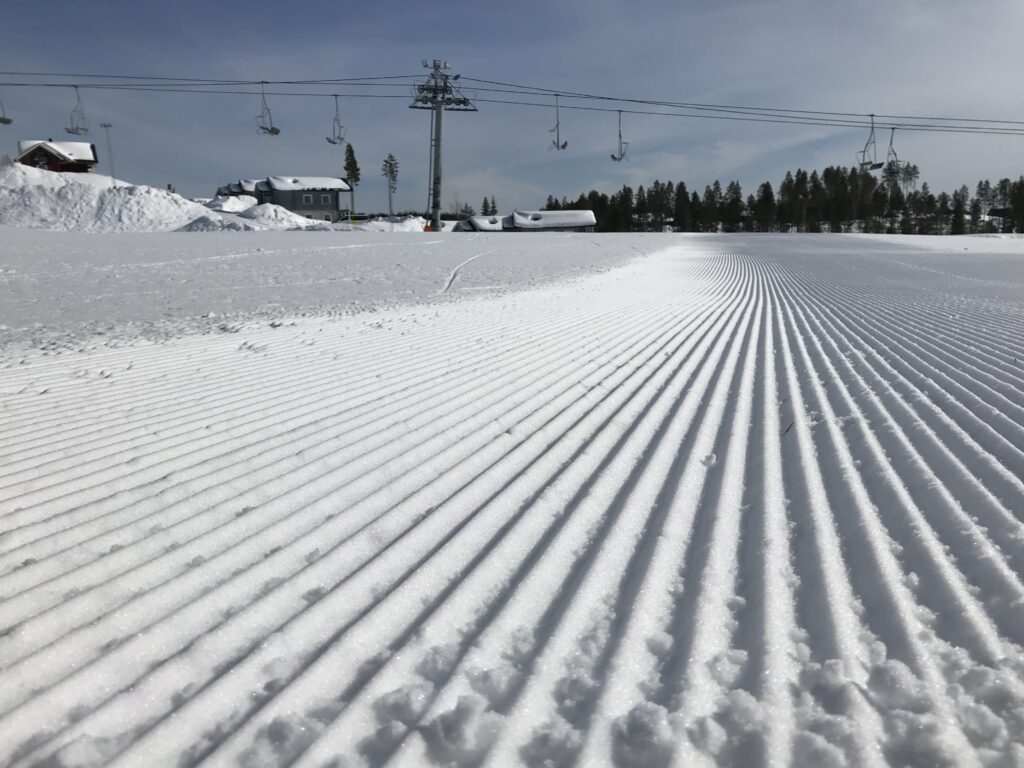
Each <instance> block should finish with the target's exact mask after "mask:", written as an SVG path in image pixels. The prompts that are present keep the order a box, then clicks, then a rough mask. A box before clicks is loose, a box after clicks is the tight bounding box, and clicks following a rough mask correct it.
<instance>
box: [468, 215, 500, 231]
mask: <svg viewBox="0 0 1024 768" xmlns="http://www.w3.org/2000/svg"><path fill="white" fill-rule="evenodd" d="M502 221H503V219H502V217H501V216H470V217H469V219H468V223H469V227H470V228H471V229H474V230H476V231H477V232H501V230H502V228H503V224H502Z"/></svg>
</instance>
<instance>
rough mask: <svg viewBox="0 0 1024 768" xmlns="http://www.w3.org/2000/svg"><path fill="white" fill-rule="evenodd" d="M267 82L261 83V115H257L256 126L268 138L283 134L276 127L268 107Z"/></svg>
mask: <svg viewBox="0 0 1024 768" xmlns="http://www.w3.org/2000/svg"><path fill="white" fill-rule="evenodd" d="M266 84H267V83H266V81H265V80H264V81H262V82H261V83H260V104H261V108H260V113H259V114H258V115H256V125H257V126H258V128H259V131H260V133H265V134H266V135H267V136H277V135H278V134H279V133H281V129H280V128H278V127H276V126H275V125H274V118H273V116H272V115H271V114H270V107H269V106H267V95H266V93H265V92H264V87H265V86H266Z"/></svg>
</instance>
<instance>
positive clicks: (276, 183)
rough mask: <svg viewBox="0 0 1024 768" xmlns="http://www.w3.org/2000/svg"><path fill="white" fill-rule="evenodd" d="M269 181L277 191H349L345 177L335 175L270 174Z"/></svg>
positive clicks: (271, 186)
mask: <svg viewBox="0 0 1024 768" xmlns="http://www.w3.org/2000/svg"><path fill="white" fill-rule="evenodd" d="M267 183H268V184H269V185H270V188H271V189H273V190H274V191H276V192H295V191H298V190H302V189H340V190H341V191H342V192H348V191H349V185H348V184H347V183H346V182H345V180H344V179H336V178H334V177H333V176H268V177H267Z"/></svg>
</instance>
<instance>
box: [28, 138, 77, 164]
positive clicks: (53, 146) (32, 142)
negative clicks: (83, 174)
mask: <svg viewBox="0 0 1024 768" xmlns="http://www.w3.org/2000/svg"><path fill="white" fill-rule="evenodd" d="M40 144H44V145H46V146H47V147H48V148H49V149H50V150H51V151H53V152H54V153H55V154H57V155H59V156H60V157H63V158H64V159H66V160H74V161H78V162H92V163H95V162H96V147H95V146H94V145H93V144H90V143H89V142H87V141H49V140H44V139H28V140H26V141H19V142H18V157H21V156H22V155H24V154H25V153H26V152H31V151H32V150H33V149H35V148H36V147H38V146H39V145H40Z"/></svg>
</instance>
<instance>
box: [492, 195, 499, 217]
mask: <svg viewBox="0 0 1024 768" xmlns="http://www.w3.org/2000/svg"><path fill="white" fill-rule="evenodd" d="M497 215H498V203H497V202H496V201H495V199H494V195H491V216H497Z"/></svg>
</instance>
